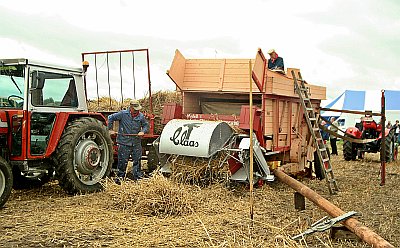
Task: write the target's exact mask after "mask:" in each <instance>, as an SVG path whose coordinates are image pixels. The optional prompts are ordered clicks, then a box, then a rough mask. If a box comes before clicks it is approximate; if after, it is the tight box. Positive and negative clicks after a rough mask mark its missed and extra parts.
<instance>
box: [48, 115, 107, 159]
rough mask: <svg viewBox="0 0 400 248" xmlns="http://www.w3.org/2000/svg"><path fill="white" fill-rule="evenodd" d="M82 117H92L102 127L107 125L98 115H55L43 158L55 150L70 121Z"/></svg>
mask: <svg viewBox="0 0 400 248" xmlns="http://www.w3.org/2000/svg"><path fill="white" fill-rule="evenodd" d="M82 117H92V118H94V119H97V120H99V121H101V122H102V123H103V124H104V125H107V120H106V118H105V117H104V116H103V115H102V114H100V113H91V112H90V113H87V112H84V113H82V112H67V113H65V112H60V113H56V121H55V123H54V128H53V131H52V133H51V136H50V139H49V145H48V146H47V150H46V153H45V157H46V158H48V157H50V156H51V154H53V152H54V151H55V150H56V148H57V145H58V142H59V141H60V138H61V135H62V133H63V131H64V129H65V127H66V126H67V124H68V123H69V122H71V121H72V120H75V119H78V118H82Z"/></svg>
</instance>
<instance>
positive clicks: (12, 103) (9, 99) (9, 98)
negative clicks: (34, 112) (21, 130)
mask: <svg viewBox="0 0 400 248" xmlns="http://www.w3.org/2000/svg"><path fill="white" fill-rule="evenodd" d="M12 97H15V98H18V99H20V100H22V101H23V100H24V98H23V97H21V96H17V95H9V96H8V97H7V101H8V104H10V106H11V107H22V106H23V105H24V104H23V102H22V103H20V104H18V103H17V106H14V102H12V101H11V98H12Z"/></svg>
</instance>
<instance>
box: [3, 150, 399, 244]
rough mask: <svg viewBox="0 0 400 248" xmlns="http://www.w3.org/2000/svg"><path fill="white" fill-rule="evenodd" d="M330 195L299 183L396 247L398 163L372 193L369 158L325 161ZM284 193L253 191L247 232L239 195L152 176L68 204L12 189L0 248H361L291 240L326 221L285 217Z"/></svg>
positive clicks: (58, 195)
mask: <svg viewBox="0 0 400 248" xmlns="http://www.w3.org/2000/svg"><path fill="white" fill-rule="evenodd" d="M332 164H333V167H334V172H335V176H336V178H337V181H338V185H339V187H340V190H341V191H340V193H339V194H338V195H334V196H330V195H329V193H328V190H327V187H326V183H325V181H318V180H310V179H302V180H301V181H302V183H304V184H305V185H307V186H309V187H310V188H312V189H313V190H315V191H317V192H318V193H319V194H321V195H322V196H324V197H325V198H327V199H328V200H329V201H331V202H333V203H334V204H336V206H338V207H340V208H341V209H342V210H344V211H345V212H347V211H357V212H358V213H360V214H361V215H360V216H357V217H356V218H357V219H358V220H359V221H360V222H362V223H363V224H365V225H366V226H367V227H369V228H371V229H372V230H374V231H375V232H376V233H378V234H379V235H380V236H381V237H383V238H384V239H386V240H387V241H389V242H390V243H391V244H392V245H394V246H395V247H399V246H400V231H399V230H400V197H399V195H400V187H399V185H400V162H398V161H397V162H393V163H390V164H388V165H387V178H386V185H385V186H380V176H379V168H380V162H379V156H378V155H377V154H367V155H366V158H365V159H364V160H357V161H349V162H347V161H344V159H343V156H342V153H341V151H339V156H334V157H333V158H332ZM293 198H294V190H292V189H291V188H290V187H288V186H287V185H285V184H283V183H281V182H279V181H277V182H274V183H271V184H268V185H264V186H263V187H262V188H258V189H256V191H255V207H254V221H253V224H252V225H251V222H250V214H249V194H248V192H247V189H246V188H245V187H236V188H234V189H232V188H227V187H226V186H224V185H213V186H210V187H207V188H200V187H196V186H193V185H192V186H189V185H178V184H176V183H174V182H172V181H170V180H167V179H164V178H161V177H156V178H152V179H147V180H144V181H140V182H132V181H128V182H125V183H123V184H122V185H121V186H118V185H115V184H113V183H111V182H109V181H108V182H106V190H105V191H104V192H100V193H96V194H90V195H77V196H68V195H66V194H65V193H64V192H63V191H62V189H61V188H60V187H59V186H58V185H57V182H56V181H53V182H50V183H48V184H46V185H44V186H43V187H41V188H38V189H32V190H15V191H13V193H12V196H11V198H10V200H9V201H8V202H7V203H6V205H5V207H4V208H3V209H0V219H1V221H0V247H370V246H369V245H368V244H366V243H364V242H362V241H357V240H350V241H349V240H342V239H338V240H331V239H330V238H329V231H327V232H323V233H316V234H313V235H310V236H308V237H307V238H306V239H305V240H303V241H301V242H295V241H292V240H291V239H290V238H289V237H290V236H293V235H296V234H298V233H299V232H301V231H303V230H305V229H306V228H307V227H309V224H310V223H313V222H315V221H317V220H319V219H320V218H322V217H323V216H326V215H327V214H326V213H325V212H323V211H322V210H319V209H318V208H317V207H316V206H315V205H314V204H313V203H312V202H310V201H307V200H306V210H303V211H298V210H295V208H294V200H293Z"/></svg>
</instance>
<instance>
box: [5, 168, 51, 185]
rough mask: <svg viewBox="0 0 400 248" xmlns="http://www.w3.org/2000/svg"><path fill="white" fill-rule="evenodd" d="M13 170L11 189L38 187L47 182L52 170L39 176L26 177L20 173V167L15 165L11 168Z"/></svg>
mask: <svg viewBox="0 0 400 248" xmlns="http://www.w3.org/2000/svg"><path fill="white" fill-rule="evenodd" d="M12 172H13V182H14V183H13V189H33V188H38V187H40V186H42V185H44V184H45V183H47V182H49V181H50V179H51V178H52V174H53V171H50V173H49V174H46V175H43V176H42V177H40V178H28V177H25V176H23V175H22V174H21V171H20V169H19V168H18V167H17V166H14V167H13V168H12Z"/></svg>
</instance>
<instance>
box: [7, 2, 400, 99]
mask: <svg viewBox="0 0 400 248" xmlns="http://www.w3.org/2000/svg"><path fill="white" fill-rule="evenodd" d="M0 16H1V21H0V51H1V52H0V57H3V58H5V57H7V58H9V57H29V58H34V59H36V60H45V61H47V62H53V61H54V63H62V64H69V65H75V66H76V67H78V66H80V64H81V53H82V52H89V51H102V50H118V49H139V48H149V51H150V70H151V79H152V84H153V86H154V87H153V89H154V90H159V89H174V84H173V83H172V81H171V80H170V79H169V78H168V76H166V75H165V72H166V70H167V69H169V67H170V64H171V61H172V59H173V56H174V52H175V49H179V50H180V51H181V52H182V54H183V55H184V56H185V57H186V58H254V57H255V54H256V51H257V48H262V49H263V50H264V52H265V53H266V51H267V50H268V49H270V48H275V49H276V50H277V52H278V54H279V55H280V56H282V57H283V58H284V61H285V66H286V67H295V68H300V69H301V71H302V75H303V78H305V79H306V80H307V81H308V82H310V83H313V84H318V85H322V86H325V87H327V97H328V99H332V98H334V97H336V96H338V95H339V94H340V93H341V92H343V91H344V90H345V89H353V90H364V89H368V90H373V89H376V90H380V89H400V74H399V71H400V70H399V66H400V63H399V62H400V1H398V0H382V1H376V0H375V1H373V0H362V1H361V0H359V1H351V0H350V1H349V0H325V1H320V0H313V1H311V0H310V1H307V0H303V1H299V0H289V1H286V0H281V1H276V0H273V1H270V0H248V1H236V0H202V1H190V0H186V1H183V0H182V1H180V0H169V1H165V0H164V1H162V0H159V1H157V0H145V1H134V0H131V1H129V0H119V1H117V0H114V1H111V0H110V1H103V0H85V1H82V0H69V1H64V0H58V1H54V0H53V1H50V0H49V1H40V0H35V1H32V0H24V1H23V0H3V1H0ZM99 60H102V61H99V62H98V63H104V59H101V58H100V59H99ZM139 60H140V58H139V57H138V58H137V63H138V64H137V65H136V66H137V68H136V71H137V75H136V79H137V80H136V81H145V78H146V77H145V76H144V74H143V72H144V71H146V70H145V68H144V67H143V66H142V65H141V63H142V64H144V63H143V61H144V60H143V61H142V62H140V61H139ZM103 65H104V64H103ZM91 68H93V67H91ZM141 74H143V75H141ZM130 77H131V76H130ZM138 84H139V82H138ZM146 89H147V86H146V85H143V84H142V85H140V86H139V85H138V86H137V92H141V93H137V94H139V95H140V94H144V93H145V92H146V91H147V90H146ZM125 97H126V96H125Z"/></svg>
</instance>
